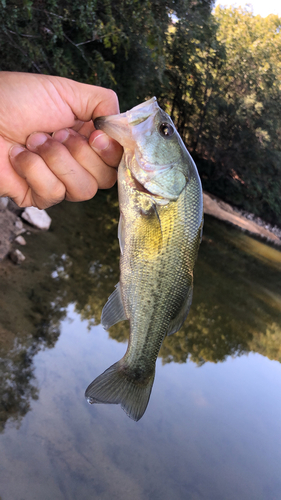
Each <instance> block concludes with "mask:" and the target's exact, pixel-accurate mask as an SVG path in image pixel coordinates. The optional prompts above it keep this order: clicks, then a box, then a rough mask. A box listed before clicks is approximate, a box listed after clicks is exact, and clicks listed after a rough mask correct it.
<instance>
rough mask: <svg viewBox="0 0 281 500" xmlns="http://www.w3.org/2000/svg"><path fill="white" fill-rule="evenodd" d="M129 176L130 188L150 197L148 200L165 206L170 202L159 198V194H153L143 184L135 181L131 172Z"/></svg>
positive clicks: (161, 197)
mask: <svg viewBox="0 0 281 500" xmlns="http://www.w3.org/2000/svg"><path fill="white" fill-rule="evenodd" d="M130 174H131V180H132V187H133V189H134V190H135V191H138V192H139V193H142V194H146V195H148V196H150V198H152V199H153V200H154V201H155V203H156V204H157V205H167V204H168V203H169V201H170V200H168V199H167V198H164V197H163V196H160V195H159V194H155V193H153V192H152V191H149V190H148V189H146V187H145V186H144V185H143V184H141V183H140V182H139V181H138V180H137V179H136V177H135V176H134V175H133V174H132V172H130Z"/></svg>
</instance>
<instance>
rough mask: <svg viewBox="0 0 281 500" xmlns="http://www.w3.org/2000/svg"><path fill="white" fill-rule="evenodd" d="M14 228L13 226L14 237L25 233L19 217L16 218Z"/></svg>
mask: <svg viewBox="0 0 281 500" xmlns="http://www.w3.org/2000/svg"><path fill="white" fill-rule="evenodd" d="M14 226H15V229H14V232H15V234H16V235H18V234H22V233H25V229H24V227H23V222H22V220H21V219H20V218H19V217H17V219H16V221H15V224H14Z"/></svg>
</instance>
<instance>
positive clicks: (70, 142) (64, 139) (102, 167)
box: [53, 130, 122, 189]
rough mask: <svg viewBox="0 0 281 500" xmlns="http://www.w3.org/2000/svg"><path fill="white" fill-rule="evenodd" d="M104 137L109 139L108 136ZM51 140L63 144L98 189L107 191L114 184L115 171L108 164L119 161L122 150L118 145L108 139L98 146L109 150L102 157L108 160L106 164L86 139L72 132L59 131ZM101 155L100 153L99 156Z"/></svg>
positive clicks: (114, 163) (116, 163)
mask: <svg viewBox="0 0 281 500" xmlns="http://www.w3.org/2000/svg"><path fill="white" fill-rule="evenodd" d="M104 135H105V134H104ZM106 137H107V139H109V138H108V136H106ZM53 138H54V139H55V140H57V141H59V142H61V143H63V144H64V146H65V147H66V148H67V149H68V151H69V152H70V153H71V155H72V156H73V158H75V160H76V161H77V162H78V163H79V164H80V165H82V166H83V167H84V168H85V169H86V170H87V171H88V172H90V173H91V174H92V175H93V176H94V177H95V179H96V180H97V182H98V186H99V188H100V189H108V188H110V187H111V186H113V184H115V182H116V178H117V173H116V169H115V168H112V167H111V166H109V165H108V164H110V163H111V164H112V165H113V166H115V165H118V163H119V161H120V149H121V154H122V148H121V146H120V145H119V144H118V143H116V142H115V141H112V139H110V140H107V143H106V144H100V145H99V146H100V147H101V148H102V147H105V148H108V150H109V153H108V154H105V155H104V156H105V157H106V158H107V157H108V158H109V160H108V162H107V164H106V163H105V162H104V161H103V157H100V156H99V155H97V153H96V152H95V151H94V150H93V149H92V147H91V146H90V145H89V142H88V141H87V139H86V138H85V137H83V136H81V135H80V134H77V133H76V132H74V131H73V130H60V131H58V132H56V133H55V134H53ZM102 153H103V152H102V151H101V152H100V155H101V156H102Z"/></svg>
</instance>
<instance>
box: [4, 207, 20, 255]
mask: <svg viewBox="0 0 281 500" xmlns="http://www.w3.org/2000/svg"><path fill="white" fill-rule="evenodd" d="M16 218H17V217H16V215H15V214H12V213H11V212H9V210H0V261H1V260H2V259H4V258H5V257H6V255H7V254H8V253H9V251H10V243H11V241H12V240H13V239H14V237H15V220H16Z"/></svg>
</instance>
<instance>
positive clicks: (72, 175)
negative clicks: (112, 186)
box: [26, 133, 98, 201]
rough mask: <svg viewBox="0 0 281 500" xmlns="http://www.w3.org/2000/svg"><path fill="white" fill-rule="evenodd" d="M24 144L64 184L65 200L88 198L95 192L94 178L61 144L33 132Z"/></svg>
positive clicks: (96, 186)
mask: <svg viewBox="0 0 281 500" xmlns="http://www.w3.org/2000/svg"><path fill="white" fill-rule="evenodd" d="M26 146H27V148H28V149H29V150H31V151H32V152H34V153H36V154H37V155H39V156H40V157H41V158H42V159H43V160H44V162H45V164H46V165H47V166H48V167H49V169H50V170H51V171H52V172H53V174H54V175H55V176H56V177H57V178H58V179H59V180H60V181H61V182H62V183H63V184H64V186H65V188H66V195H65V198H66V199H67V200H69V201H83V200H89V199H90V198H92V197H93V196H94V195H95V194H96V192H97V189H98V183H97V181H96V179H95V178H94V177H93V175H91V174H90V173H89V172H88V171H87V170H85V169H84V168H83V167H82V166H81V165H80V164H79V163H78V162H77V161H76V160H75V158H74V157H73V156H72V155H71V153H70V152H69V151H68V149H67V148H66V147H65V146H64V145H63V144H61V143H60V142H58V141H56V140H54V139H52V138H51V137H50V136H48V135H46V134H43V133H35V134H32V135H31V136H29V137H28V139H27V142H26Z"/></svg>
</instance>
